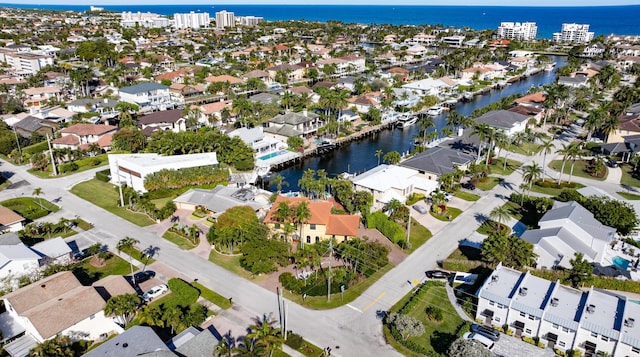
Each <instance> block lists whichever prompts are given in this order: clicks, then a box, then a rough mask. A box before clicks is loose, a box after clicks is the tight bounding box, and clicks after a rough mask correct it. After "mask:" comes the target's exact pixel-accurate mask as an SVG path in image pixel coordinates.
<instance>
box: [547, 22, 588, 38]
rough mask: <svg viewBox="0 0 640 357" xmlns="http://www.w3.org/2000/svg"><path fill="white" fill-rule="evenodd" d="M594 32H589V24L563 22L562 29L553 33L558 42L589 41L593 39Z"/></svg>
mask: <svg viewBox="0 0 640 357" xmlns="http://www.w3.org/2000/svg"><path fill="white" fill-rule="evenodd" d="M593 35H594V33H593V32H589V25H587V24H575V23H573V24H562V31H560V32H554V33H553V40H554V41H556V42H568V43H588V42H589V41H591V40H593Z"/></svg>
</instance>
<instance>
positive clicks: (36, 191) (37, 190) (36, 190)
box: [31, 187, 45, 209]
mask: <svg viewBox="0 0 640 357" xmlns="http://www.w3.org/2000/svg"><path fill="white" fill-rule="evenodd" d="M43 193H44V192H43V191H42V188H40V187H36V188H34V189H33V192H32V193H31V194H32V195H34V196H36V197H38V205H40V208H42V209H45V208H44V206H43V205H42V199H41V198H40V195H42V194H43Z"/></svg>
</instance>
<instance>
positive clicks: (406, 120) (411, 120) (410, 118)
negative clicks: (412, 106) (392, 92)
mask: <svg viewBox="0 0 640 357" xmlns="http://www.w3.org/2000/svg"><path fill="white" fill-rule="evenodd" d="M417 122H418V117H416V116H415V115H403V116H402V117H400V118H398V121H397V122H396V126H397V127H398V128H403V129H404V128H408V127H410V126H411V125H414V124H415V123H417Z"/></svg>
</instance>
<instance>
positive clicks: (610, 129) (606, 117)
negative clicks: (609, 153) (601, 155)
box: [600, 111, 620, 142]
mask: <svg viewBox="0 0 640 357" xmlns="http://www.w3.org/2000/svg"><path fill="white" fill-rule="evenodd" d="M619 125H620V122H618V118H617V117H616V116H615V115H611V114H610V113H609V112H608V111H603V120H602V124H601V125H600V130H601V131H602V132H603V133H604V135H605V142H608V141H609V135H611V134H613V133H615V132H616V130H618V126H619Z"/></svg>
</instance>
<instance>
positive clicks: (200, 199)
mask: <svg viewBox="0 0 640 357" xmlns="http://www.w3.org/2000/svg"><path fill="white" fill-rule="evenodd" d="M270 195H271V193H270V192H267V191H263V190H259V189H257V188H255V187H252V188H244V187H235V186H223V185H218V186H216V187H215V188H214V189H212V190H205V189H201V188H194V189H190V190H189V191H187V192H185V193H183V194H182V195H180V196H178V197H176V198H175V199H174V200H173V202H174V203H175V204H176V207H177V208H178V209H184V210H189V211H194V210H195V209H196V207H198V206H203V207H205V208H206V209H208V210H209V211H211V212H212V217H213V218H217V217H218V216H220V215H221V214H223V213H224V212H226V211H227V210H228V209H230V208H233V207H237V206H249V207H251V208H252V209H253V210H254V211H256V213H257V214H258V216H259V217H260V216H264V215H265V214H266V211H267V210H268V209H269V207H270V204H269V196H270Z"/></svg>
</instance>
